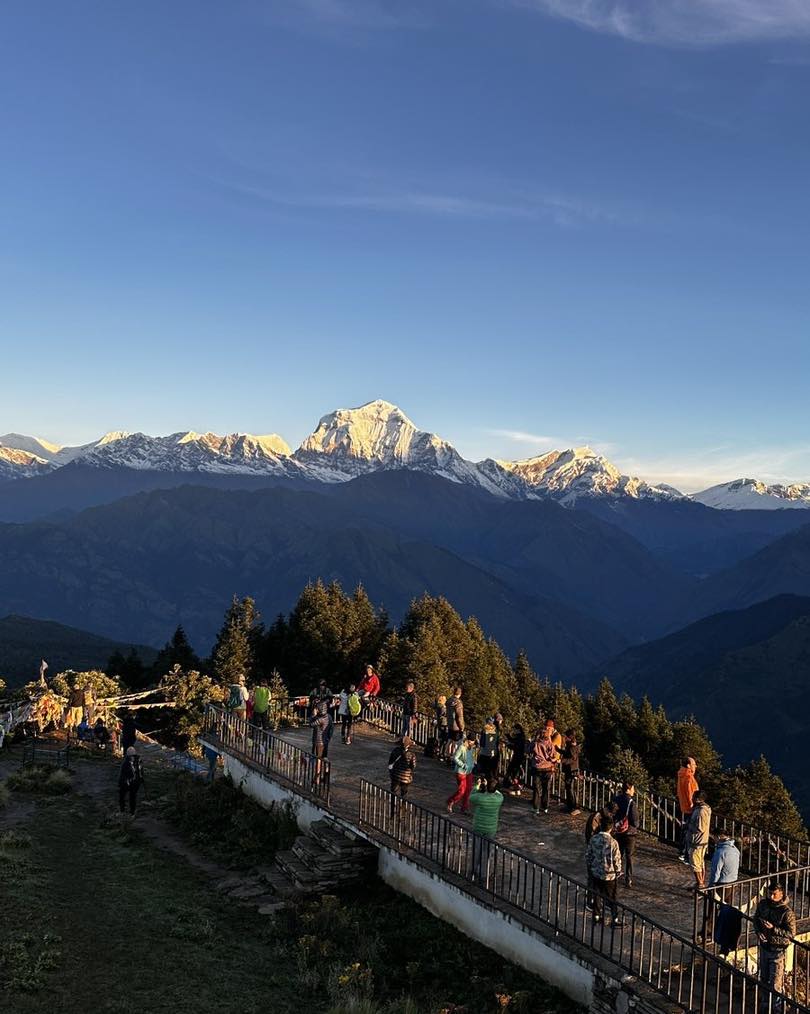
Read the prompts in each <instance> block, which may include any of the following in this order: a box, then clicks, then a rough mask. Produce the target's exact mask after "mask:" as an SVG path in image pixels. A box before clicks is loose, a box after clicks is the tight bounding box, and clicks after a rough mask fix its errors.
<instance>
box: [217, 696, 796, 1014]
mask: <svg viewBox="0 0 810 1014" xmlns="http://www.w3.org/2000/svg"><path fill="white" fill-rule="evenodd" d="M386 707H387V708H389V709H390V708H392V707H394V706H391V705H387V706H386ZM389 717H390V716H389ZM386 724H387V725H388V728H387V729H386V728H381V727H380V726H385V725H386ZM375 726H376V727H375ZM375 726H372V725H371V724H369V723H365V722H364V723H358V724H357V725H356V726H355V730H354V733H353V738H352V743H351V745H349V746H347V745H346V744H344V743H342V742H341V738H340V732H339V729H337V728H336V729H335V734H334V736H333V737H332V741H331V743H330V747H329V757H328V760H327V761H319V760H318V759H316V758H315V757H314V756H313V754H312V753H311V752H310V751H311V747H312V733H311V730H310V729H309V728H307V727H299V728H296V727H294V726H293V727H283V726H282V727H281V728H279V730H278V731H276V732H274V733H265V732H260V731H259V730H256V729H253V728H252V727H249V726H247V725H246V724H245V723H243V722H241V721H239V720H237V719H234V718H233V717H232V716H230V715H228V714H227V713H224V712H222V711H221V710H219V709H213V708H212V709H209V713H208V716H207V720H206V731H205V733H204V734H203V736H202V739H203V741H204V742H205V743H207V744H209V745H210V746H212V747H214V748H215V749H217V750H218V751H220V752H221V753H222V755H223V759H224V762H225V769H226V772H228V773H229V774H231V775H232V777H233V778H234V780H235V781H236V782H237V783H241V785H242V787H243V789H244V790H245V791H246V792H248V793H249V794H251V795H254V797H255V798H257V799H259V800H260V801H262V802H265V803H267V802H273V801H281V800H283V799H292V800H297V801H298V805H299V809H300V812H299V823H302V821H303V823H304V824H306V821H307V820H312V821H314V820H316V819H319V815H320V814H322V813H328V814H332V815H334V816H335V817H336V818H337V819H339V820H340V821H342V822H343V824H344V826H345V828H346V830H347V832H349V833H352V834H359V835H361V836H363V837H365V838H366V839H367V840H368V841H370V842H372V843H373V844H375V845H376V846H377V847H378V848H379V850H380V862H379V866H378V872H379V874H380V876H382V877H383V879H386V880H387V882H388V883H390V884H392V886H394V887H396V888H397V889H400V890H403V891H404V892H405V893H408V894H410V895H411V896H412V897H414V898H415V899H416V900H418V901H420V903H422V904H424V905H425V907H427V908H428V909H430V910H431V911H432V912H433V913H434V914H436V915H439V916H440V917H442V918H445V919H447V920H448V921H450V922H453V923H454V924H455V925H457V926H458V928H459V929H461V930H462V931H463V932H465V933H467V934H468V935H470V936H473V937H475V938H476V939H478V940H480V941H481V942H483V943H486V944H487V945H488V946H490V947H492V948H493V949H494V950H496V951H498V952H499V953H501V954H502V955H503V956H504V957H506V958H508V959H509V960H512V961H516V962H517V963H520V964H522V965H524V967H527V968H529V969H530V970H532V971H535V972H537V974H540V975H541V976H543V977H544V978H545V979H546V980H547V981H550V982H552V983H554V984H555V985H557V986H559V987H560V988H562V989H563V990H564V991H565V992H567V993H568V994H569V995H570V996H572V997H573V998H575V999H577V1000H579V1001H580V1002H582V1003H584V1004H586V1005H587V1006H588V1007H589V1008H590V1009H591V1010H597V1011H600V1012H605V1011H627V1010H629V1009H631V1008H633V1009H636V1010H641V1011H660V1010H664V1011H667V1010H672V1011H677V1010H686V1011H696V1012H697V1011H699V1012H701V1014H703V1012H706V1011H708V1012H711V1014H720V1012H727V1014H749V1012H750V1014H755V1012H760V1011H762V1012H765V1014H777V1012H779V1014H807V1012H810V1005H808V1003H807V999H808V993H807V984H808V980H809V979H810V949H809V948H808V947H807V945H806V944H804V943H802V942H801V941H802V937H803V935H804V929H805V927H807V926H810V863H808V862H806V861H805V863H804V865H799V862H798V861H799V860H802V859H805V860H806V853H805V851H804V848H805V844H806V843H801V842H788V841H786V840H784V839H781V838H779V837H778V836H770V835H768V834H767V832H761V831H757V829H751V828H748V829H747V830H744V831H743V834H742V836H741V837H742V839H743V843H744V844H743V848H742V851H743V856H744V869H743V870H742V871H741V874H740V876H741V878H742V877H744V876H745V877H746V879H745V880H741V881H740V884H739V887H735V890H736V892H737V894H736V896H735V898H733V899H731V898H726V899H725V900H728V901H730V902H731V903H732V904H734V905H735V906H738V907H739V909H740V912H741V927H742V928H741V933H740V937H739V941H738V943H737V945H736V947H735V948H734V949H733V950H732V951H731V952H730V953H728V954H726V956H725V957H723V956H722V955H721V954H720V953H719V952H718V949H717V947H716V946H715V944H714V943H713V942H712V940H711V935H712V934H711V930H712V927H713V919H714V916H715V915H716V913H717V910H718V907H719V901H720V900H722V899H720V898H719V896H718V895H716V893H715V892H708V894H707V895H706V896H705V899H704V896H698V900H697V902H696V895H695V890H694V877H693V875H692V872H691V870H690V869H689V867H688V866H686V865H685V864H684V863H682V862H680V861H679V860H678V854H677V850H676V848H675V847H674V845H673V842H674V841H675V840H676V837H677V828H676V827H674V826H671V825H672V814H671V813H670V812H669V809H668V805H669V804H668V803H667V802H666V800H664V799H663V798H661V797H658V798H653V797H651V796H648V797H644V798H641V797H640V798H639V810H640V812H641V814H642V815H643V819H642V820H641V821H640V823H641V824H642V825H646V826H647V829H646V830H640V831H639V833H638V835H637V837H636V850H635V857H634V871H633V886H632V887H631V888H625V887H624V885H623V883H621V884H620V885H619V892H618V901H619V905H618V916H619V918H618V920H617V921H616V923H615V925H610V924H606V923H605V922H597V921H596V920H595V919H594V918H593V913H592V911H591V907H592V906H591V902H592V895H591V892H589V891H588V888H587V876H586V870H585V848H586V842H585V837H584V827H585V822H586V818H587V816H588V813H589V812H590V810H591V809H595V808H598V806H601V805H602V804H603V803H604V801H605V800H606V799H607V798H610V796H611V794H612V793H613V792H615V790H616V786H615V784H614V783H611V782H609V781H608V780H606V779H602V778H600V776H595V775H589V774H586V775H585V776H584V777H583V779H581V780H580V783H579V789H578V791H579V797H578V803H579V804H580V805H582V804H583V803H584V804H585V805H583V806H582V812H581V813H579V814H576V815H572V814H569V813H567V812H566V811H564V810H563V809H561V807H560V803H559V799H558V798H552V800H551V802H550V806H549V813H548V814H542V813H541V814H540V815H539V816H538V815H535V814H534V813H533V810H532V805H531V800H530V797H529V790H528V789H526V788H524V789H523V794H522V795H521V796H520V797H513V796H510V795H506V796H505V801H504V804H503V807H502V809H501V817H500V823H499V829H498V834H497V839H496V843H495V844H494V845H493V844H490V843H488V842H487V840H486V839H481V838H480V837H479V836H478V835H475V834H474V833H473V832H472V826H471V824H472V822H471V818H470V817H469V816H467V815H463V814H461V813H459V812H454V813H452V814H448V813H447V811H446V803H447V799H448V797H449V796H450V795H451V794H452V793H453V792H454V790H455V785H456V779H455V775H454V773H453V771H452V769H451V768H450V767H449V766H447V765H446V764H444V763H443V762H442V761H440V760H438V759H434V758H429V757H427V756H423V755H422V751H421V750H418V749H417V767H416V770H415V772H414V780H413V783H412V785H411V786H410V789H409V793H408V798H407V801H405V802H402V801H400V800H399V799H394V797H392V796H391V794H390V792H389V789H390V781H389V772H388V758H389V754H390V752H391V750H392V748H393V746H394V744H395V742H396V737H395V736H394V735H393V734H392V733H391V731H390V729H391V728H397V727H398V724H397V722H396V715H393V718H392V720H390V721H389V720H388V719H387V718H386V717H385V716H382V717H381V716H380V715H379V714H378V715H376V717H375ZM420 738H423V739H424V730H423V731H422V735H421V737H420ZM260 781H263V782H264V783H265V787H264V788H263V787H262V785H261V784H260ZM266 783H273V784H275V786H276V788H275V789H269V790H268V787H267V784H266ZM555 784H556V783H555ZM310 811H311V813H310ZM308 814H309V815H308ZM719 819H720V820H721V821H722V818H719ZM741 830H742V829H741ZM482 850H483V851H482ZM482 856H483V859H482ZM757 867H759V868H760V869H762V870H764V872H762V873H761V874H760V875H759V876H755V877H750V876H748V874H750V873H751V871H752V868H753V869H754V870H755V869H756V868H757ZM780 869H782V872H778V871H779V870H780ZM773 875H777V876H779V877H780V879H781V882H782V883H784V885H785V888H786V891H787V893H788V897H789V900H791V901H792V903H793V907H794V909H795V910H796V913H797V916H798V917H799V918H800V920H801V921H800V933H799V935H798V936H797V942H796V944H795V945H794V946H793V947H792V948H791V949H790V955H789V961H788V966H787V970H788V973H789V974H788V976H787V978H786V987H785V995H781V994H776V993H772V992H770V991H769V990H767V989H765V988H763V987H761V986H760V984H759V982H758V979H757V977H756V954H757V947H756V936H755V934H753V929H752V922H751V916H752V915H753V909H754V908H755V906H756V902H757V901H758V899H759V897H761V892H762V890H763V889H764V885H765V884H767V882H768V879H769V878H770V877H771V876H773ZM704 906H705V908H704ZM706 913H708V914H709V915H710V919H709V921H708V922H705V920H704V914H706ZM704 923H705V924H704ZM704 930H705V931H706V940H705V941H704V939H703V937H702V936H699V934H702V932H703V931H704Z"/></svg>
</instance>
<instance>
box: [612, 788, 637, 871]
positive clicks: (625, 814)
mask: <svg viewBox="0 0 810 1014" xmlns="http://www.w3.org/2000/svg"><path fill="white" fill-rule="evenodd" d="M613 802H614V803H615V804H616V813H615V815H614V817H613V837H614V838H615V839H616V841H617V842H618V845H619V852H620V853H621V857H622V868H623V869H624V886H625V887H632V886H633V853H634V852H635V850H636V834H637V833H638V811H637V810H636V787H635V785H633V783H632V782H623V783H622V791H621V792H620V793H619V794H618V795H617V796H616V798H615V799H614V800H613Z"/></svg>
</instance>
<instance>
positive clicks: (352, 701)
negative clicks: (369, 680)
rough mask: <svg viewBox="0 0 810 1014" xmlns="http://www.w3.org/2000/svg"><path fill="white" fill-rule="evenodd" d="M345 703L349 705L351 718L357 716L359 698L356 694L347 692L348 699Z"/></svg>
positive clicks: (358, 712)
mask: <svg viewBox="0 0 810 1014" xmlns="http://www.w3.org/2000/svg"><path fill="white" fill-rule="evenodd" d="M347 703H348V705H349V714H350V715H351V716H352V718H357V716H358V715H359V714H360V698H359V697H358V696H357V694H349V700H348V702H347Z"/></svg>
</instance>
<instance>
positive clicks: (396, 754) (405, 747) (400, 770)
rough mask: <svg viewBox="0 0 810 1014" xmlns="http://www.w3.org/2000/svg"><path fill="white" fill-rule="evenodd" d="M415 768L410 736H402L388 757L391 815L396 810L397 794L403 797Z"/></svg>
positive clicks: (414, 755)
mask: <svg viewBox="0 0 810 1014" xmlns="http://www.w3.org/2000/svg"><path fill="white" fill-rule="evenodd" d="M415 769H416V751H415V750H414V748H413V740H412V739H411V737H410V736H403V737H402V739H400V741H399V742H398V743H397V745H396V746H395V747H394V749H393V750H392V751H391V755H390V756H389V758H388V772H389V774H390V775H391V816H392V817H393V816H394V813H395V811H396V810H397V796H399V798H400V799H405V798H406V796H407V795H408V789H409V788H410V787H411V783H412V782H413V773H414V770H415Z"/></svg>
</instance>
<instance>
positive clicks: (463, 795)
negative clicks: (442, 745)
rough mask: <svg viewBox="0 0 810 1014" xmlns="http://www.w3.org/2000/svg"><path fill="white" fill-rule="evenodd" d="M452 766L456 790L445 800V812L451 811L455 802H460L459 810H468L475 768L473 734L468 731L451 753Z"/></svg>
mask: <svg viewBox="0 0 810 1014" xmlns="http://www.w3.org/2000/svg"><path fill="white" fill-rule="evenodd" d="M453 767H454V769H455V772H456V783H457V784H456V791H455V792H454V793H453V795H452V796H450V798H449V799H448V800H447V812H448V813H452V812H453V807H454V806H455V805H456V803H461V812H462V813H469V812H470V793H471V792H472V787H473V769H474V768H475V736H474V735H473V734H472V733H471V732H468V733H466V734H465V736H464V739H463V741H462V742H461V743H459V745H458V746H457V747H456V749H455V752H454V753H453Z"/></svg>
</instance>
